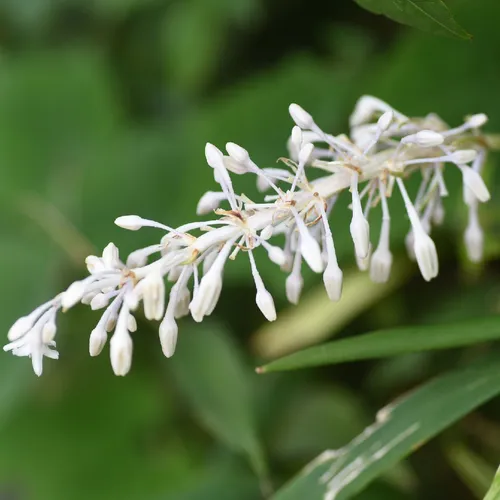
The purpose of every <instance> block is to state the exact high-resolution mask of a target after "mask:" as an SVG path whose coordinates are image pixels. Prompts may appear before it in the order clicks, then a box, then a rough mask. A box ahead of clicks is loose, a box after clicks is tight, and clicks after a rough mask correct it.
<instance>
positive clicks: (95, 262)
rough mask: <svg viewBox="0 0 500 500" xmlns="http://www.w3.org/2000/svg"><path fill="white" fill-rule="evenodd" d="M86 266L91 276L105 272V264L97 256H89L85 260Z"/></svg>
mask: <svg viewBox="0 0 500 500" xmlns="http://www.w3.org/2000/svg"><path fill="white" fill-rule="evenodd" d="M85 264H86V266H87V269H88V271H89V273H90V274H94V273H96V272H99V271H104V268H105V266H104V262H103V261H102V259H101V258H100V257H97V256H95V255H89V256H88V257H86V259H85Z"/></svg>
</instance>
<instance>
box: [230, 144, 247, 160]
mask: <svg viewBox="0 0 500 500" xmlns="http://www.w3.org/2000/svg"><path fill="white" fill-rule="evenodd" d="M226 151H227V153H228V154H229V156H230V157H231V158H232V159H233V160H235V161H237V162H238V163H242V164H245V163H247V162H248V161H249V160H250V155H249V154H248V151H247V150H246V149H245V148H242V147H241V146H240V145H238V144H235V143H234V142H228V143H227V144H226Z"/></svg>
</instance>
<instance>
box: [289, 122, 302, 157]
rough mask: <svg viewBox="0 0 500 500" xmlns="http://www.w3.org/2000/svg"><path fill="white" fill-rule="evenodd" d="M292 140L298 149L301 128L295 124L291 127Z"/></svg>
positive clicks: (300, 142) (300, 140)
mask: <svg viewBox="0 0 500 500" xmlns="http://www.w3.org/2000/svg"><path fill="white" fill-rule="evenodd" d="M291 138H292V142H293V144H294V146H295V147H296V149H297V151H298V150H299V149H300V145H301V144H302V129H301V128H300V127H298V126H297V125H295V126H294V127H293V128H292V136H291Z"/></svg>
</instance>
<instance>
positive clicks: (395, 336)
mask: <svg viewBox="0 0 500 500" xmlns="http://www.w3.org/2000/svg"><path fill="white" fill-rule="evenodd" d="M496 339H500V317H498V316H493V317H488V318H478V319H475V320H473V321H467V322H460V323H456V324H443V325H441V324H438V325H432V326H428V325H421V326H415V327H407V328H396V329H391V330H380V331H376V332H372V333H365V334H363V335H358V336H356V337H352V338H346V339H341V340H336V341H333V342H328V343H326V344H323V345H319V346H314V347H310V348H308V349H304V350H302V351H299V352H296V353H293V354H290V355H289V356H285V357H283V358H281V359H277V360H276V361H271V362H270V363H268V364H266V365H264V366H262V367H259V368H257V372H258V373H267V372H273V371H283V370H295V369H298V368H306V367H312V366H321V365H332V364H337V363H345V362H347V361H357V360H360V359H375V358H385V357H387V356H395V355H397V354H405V353H411V352H418V351H429V350H437V349H450V348H453V347H461V346H466V345H470V344H477V343H478V342H486V341H489V340H496Z"/></svg>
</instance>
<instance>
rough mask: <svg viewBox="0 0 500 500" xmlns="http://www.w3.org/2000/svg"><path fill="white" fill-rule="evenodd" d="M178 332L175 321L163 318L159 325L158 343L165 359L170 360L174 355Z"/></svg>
mask: <svg viewBox="0 0 500 500" xmlns="http://www.w3.org/2000/svg"><path fill="white" fill-rule="evenodd" d="M178 331H179V329H178V327H177V322H176V321H175V319H173V318H171V317H167V316H165V318H164V320H163V321H162V322H161V324H160V343H161V349H162V351H163V354H164V355H165V356H166V357H167V358H171V357H172V356H173V355H174V352H175V347H176V345H177V334H178Z"/></svg>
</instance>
